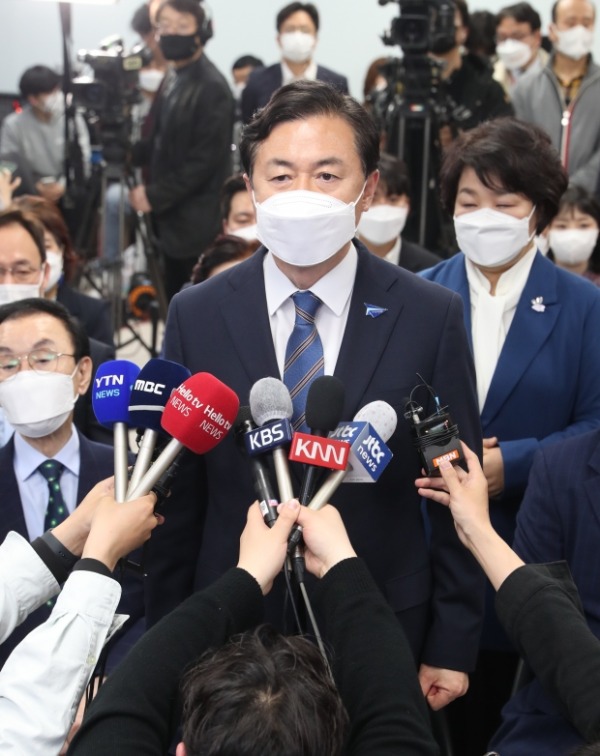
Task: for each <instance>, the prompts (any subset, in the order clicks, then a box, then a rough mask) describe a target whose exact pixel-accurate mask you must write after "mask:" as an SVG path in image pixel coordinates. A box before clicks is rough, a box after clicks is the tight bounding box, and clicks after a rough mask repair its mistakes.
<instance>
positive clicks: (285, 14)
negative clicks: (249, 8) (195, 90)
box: [242, 3, 348, 123]
mask: <svg viewBox="0 0 600 756" xmlns="http://www.w3.org/2000/svg"><path fill="white" fill-rule="evenodd" d="M276 26H277V44H278V45H279V47H280V48H281V63H274V64H273V65H272V66H268V67H267V68H259V69H256V70H255V71H253V72H252V73H251V74H250V77H249V79H248V83H247V84H246V86H245V87H244V91H243V92H242V121H243V122H244V123H248V122H249V121H250V119H251V118H252V116H253V115H254V113H255V112H256V111H257V110H258V109H259V108H263V107H264V106H265V105H266V104H267V103H268V102H269V100H270V99H271V95H272V94H273V92H275V90H277V89H279V87H281V86H282V85H283V84H289V83H290V82H292V81H298V80H300V79H307V80H311V81H325V82H327V83H328V84H331V86H332V87H335V88H336V89H338V90H339V91H340V92H343V93H344V94H348V80H347V79H346V77H345V76H341V75H340V74H338V73H335V71H330V70H329V69H328V68H325V66H318V65H317V64H316V63H315V61H314V60H313V53H314V50H315V46H316V44H317V33H318V31H319V12H318V10H317V9H316V8H315V6H314V5H313V4H312V3H290V4H289V5H286V6H285V8H282V9H281V10H280V11H279V13H278V14H277V21H276Z"/></svg>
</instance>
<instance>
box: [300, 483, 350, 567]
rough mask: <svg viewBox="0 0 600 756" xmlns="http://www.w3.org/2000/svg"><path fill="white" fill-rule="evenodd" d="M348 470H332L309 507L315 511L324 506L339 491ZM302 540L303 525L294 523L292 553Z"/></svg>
mask: <svg viewBox="0 0 600 756" xmlns="http://www.w3.org/2000/svg"><path fill="white" fill-rule="evenodd" d="M346 472H347V470H332V472H330V473H329V475H328V476H327V477H326V478H325V482H324V483H323V485H322V486H321V488H319V490H318V491H317V493H316V494H315V495H314V496H313V498H312V500H311V502H310V504H309V505H308V509H312V510H313V511H314V512H316V511H318V510H319V509H321V507H324V506H325V504H327V502H328V501H329V499H331V497H332V496H333V494H334V493H335V492H336V491H337V489H338V488H339V486H340V484H341V483H342V481H343V480H344V476H345V475H346ZM301 540H302V526H301V525H294V527H293V528H292V531H291V533H290V537H289V538H288V553H292V552H293V551H294V549H295V548H296V546H298V545H299V543H300V541H301Z"/></svg>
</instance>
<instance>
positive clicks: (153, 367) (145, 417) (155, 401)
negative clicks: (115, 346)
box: [127, 358, 191, 495]
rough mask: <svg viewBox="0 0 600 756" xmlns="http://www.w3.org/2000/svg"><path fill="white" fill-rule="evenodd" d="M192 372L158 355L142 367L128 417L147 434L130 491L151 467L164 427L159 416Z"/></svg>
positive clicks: (144, 436) (133, 392) (140, 449)
mask: <svg viewBox="0 0 600 756" xmlns="http://www.w3.org/2000/svg"><path fill="white" fill-rule="evenodd" d="M190 376H191V372H190V371H189V370H188V369H187V368H186V367H184V366H183V365H179V364H178V363H177V362H171V361H170V360H162V359H159V358H154V359H152V360H149V362H147V363H146V364H145V365H144V367H143V368H142V369H141V370H140V373H139V375H138V377H137V378H136V380H135V383H134V384H133V389H132V391H131V397H130V399H129V420H130V424H131V425H132V426H133V427H134V428H138V429H139V428H143V429H144V434H143V436H142V440H141V443H140V447H139V449H138V454H137V458H136V460H135V465H134V466H133V470H132V471H131V477H130V478H129V488H128V490H127V493H128V495H129V492H131V491H133V490H134V489H135V488H136V486H137V484H138V483H139V482H140V480H141V479H142V476H143V475H144V473H146V471H147V470H148V468H149V467H150V464H151V462H152V455H153V454H154V449H155V447H156V442H157V440H158V438H159V435H160V434H161V431H162V427H161V424H160V420H161V417H162V413H163V410H164V408H165V405H166V403H167V402H168V401H169V398H170V396H171V392H172V391H173V390H174V389H176V388H177V387H178V386H179V385H180V384H181V383H183V381H185V380H186V378H189V377H190Z"/></svg>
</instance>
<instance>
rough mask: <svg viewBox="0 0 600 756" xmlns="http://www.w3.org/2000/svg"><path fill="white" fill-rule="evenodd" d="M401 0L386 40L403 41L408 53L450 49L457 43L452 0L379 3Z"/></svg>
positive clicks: (380, 0)
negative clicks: (396, 16)
mask: <svg viewBox="0 0 600 756" xmlns="http://www.w3.org/2000/svg"><path fill="white" fill-rule="evenodd" d="M390 2H397V3H398V4H399V6H400V16H399V17H398V18H395V19H393V21H392V24H391V27H390V31H389V32H388V33H387V34H384V35H383V36H382V40H383V43H384V44H386V45H390V46H394V45H399V46H400V47H401V48H402V51H403V53H404V55H405V56H406V55H414V54H424V53H428V52H434V53H435V52H447V51H448V50H450V49H452V47H454V44H455V42H454V34H455V29H454V12H455V10H456V6H455V4H454V3H453V2H452V0H379V5H387V4H388V3H390Z"/></svg>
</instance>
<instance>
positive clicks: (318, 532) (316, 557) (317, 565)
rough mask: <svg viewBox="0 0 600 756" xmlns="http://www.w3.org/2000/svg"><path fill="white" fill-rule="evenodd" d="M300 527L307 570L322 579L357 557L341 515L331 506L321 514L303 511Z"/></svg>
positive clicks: (303, 509) (325, 507) (307, 510)
mask: <svg viewBox="0 0 600 756" xmlns="http://www.w3.org/2000/svg"><path fill="white" fill-rule="evenodd" d="M298 525H302V528H303V532H302V536H303V538H304V543H305V545H306V550H305V552H304V559H305V561H306V569H307V570H308V571H309V572H310V573H311V574H312V575H315V576H316V577H318V578H322V577H323V575H325V573H326V572H328V571H329V570H330V569H331V568H332V567H333V566H335V565H336V564H337V563H338V562H341V561H342V560H344V559H349V558H351V557H355V556H356V552H355V551H354V549H353V548H352V544H351V543H350V539H349V538H348V533H347V532H346V528H345V527H344V523H343V521H342V518H341V516H340V513H339V512H338V511H337V509H336V508H335V507H332V506H331V505H330V504H327V505H326V506H324V507H323V508H322V509H320V510H319V511H318V512H313V511H312V509H307V507H301V508H300V513H299V515H298Z"/></svg>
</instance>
